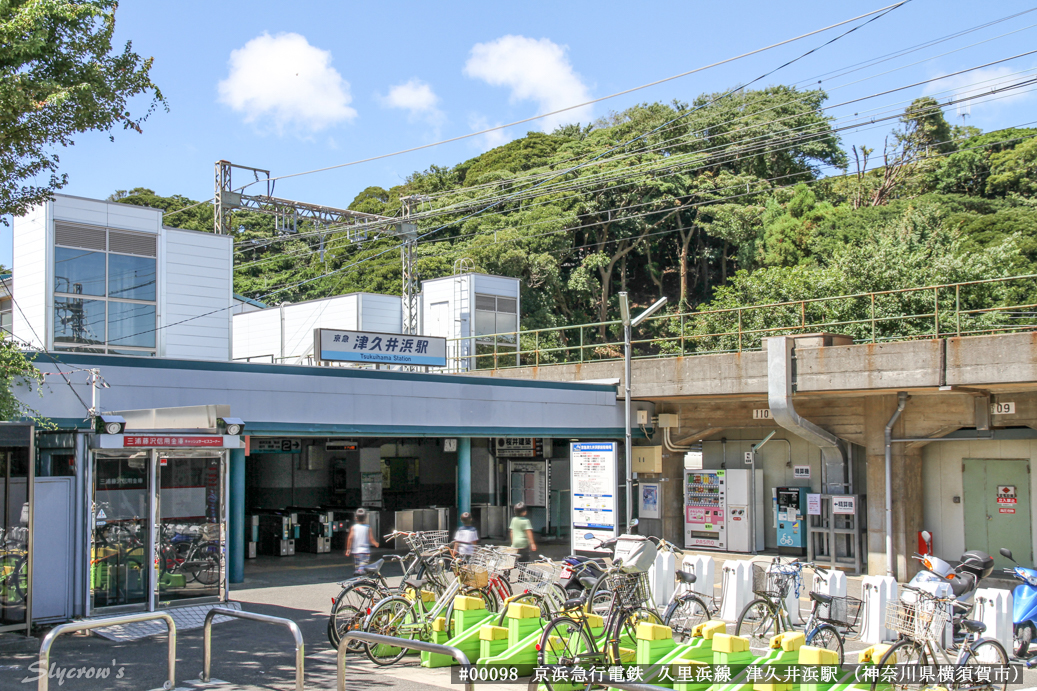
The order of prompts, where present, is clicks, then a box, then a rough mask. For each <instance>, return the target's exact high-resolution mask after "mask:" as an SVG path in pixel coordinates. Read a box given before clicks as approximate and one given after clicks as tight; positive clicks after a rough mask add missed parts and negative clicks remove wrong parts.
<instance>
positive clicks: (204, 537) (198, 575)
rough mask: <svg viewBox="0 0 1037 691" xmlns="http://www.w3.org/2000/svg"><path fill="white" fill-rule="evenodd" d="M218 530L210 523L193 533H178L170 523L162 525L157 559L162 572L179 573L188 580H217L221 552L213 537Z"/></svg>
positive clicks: (201, 582) (209, 584) (203, 582)
mask: <svg viewBox="0 0 1037 691" xmlns="http://www.w3.org/2000/svg"><path fill="white" fill-rule="evenodd" d="M209 526H213V527H212V528H210V527H209ZM218 530H219V528H218V526H215V525H214V524H211V523H209V524H205V525H202V526H199V528H198V530H197V532H196V534H195V535H193V536H192V535H188V534H186V533H179V532H177V531H176V529H175V528H173V527H172V526H169V525H165V526H162V544H161V547H160V548H159V559H158V563H159V567H160V569H161V571H162V573H164V574H165V573H170V574H174V573H180V574H183V575H184V576H185V577H187V581H188V582H190V581H197V582H198V583H200V584H202V585H205V586H211V585H215V584H216V583H217V582H218V581H219V580H220V555H221V553H222V550H221V549H220V544H219V542H218V541H216V540H214V539H213V538H214V537H215V534H216V533H218Z"/></svg>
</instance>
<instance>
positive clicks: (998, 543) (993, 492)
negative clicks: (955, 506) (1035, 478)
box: [962, 458, 1033, 567]
mask: <svg viewBox="0 0 1037 691" xmlns="http://www.w3.org/2000/svg"><path fill="white" fill-rule="evenodd" d="M962 481H963V484H964V487H965V497H964V501H965V507H964V508H965V548H966V549H978V550H982V551H984V552H986V553H987V554H989V555H990V556H992V557H994V564H995V565H996V566H999V567H1005V566H1010V562H1009V561H1008V560H1007V559H1005V558H1004V557H1002V556H1001V555H1000V554H999V553H998V550H999V549H1001V548H1002V547H1007V548H1008V549H1010V550H1012V554H1013V555H1014V556H1015V558H1016V560H1018V562H1019V563H1020V564H1023V565H1025V566H1029V565H1030V564H1033V539H1032V538H1031V535H1030V462H1029V461H1027V460H1019V461H1005V460H996V461H995V460H987V459H983V458H966V459H965V461H964V464H963V466H962Z"/></svg>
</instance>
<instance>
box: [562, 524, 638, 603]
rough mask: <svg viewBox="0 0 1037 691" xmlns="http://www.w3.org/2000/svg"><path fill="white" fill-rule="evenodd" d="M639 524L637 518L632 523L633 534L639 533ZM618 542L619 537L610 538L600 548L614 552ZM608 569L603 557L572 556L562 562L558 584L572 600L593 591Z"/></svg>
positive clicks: (600, 544)
mask: <svg viewBox="0 0 1037 691" xmlns="http://www.w3.org/2000/svg"><path fill="white" fill-rule="evenodd" d="M638 523H639V521H638V520H637V519H636V518H635V519H633V520H632V521H630V531H631V532H633V533H636V532H637V526H638ZM588 539H590V534H588ZM618 540H619V538H618V537H614V538H610V539H608V540H605V541H604V542H601V543H599V545H598V547H600V548H603V549H607V550H613V549H615V547H616V542H617V541H618ZM606 568H608V563H607V562H606V560H605V558H603V557H585V556H582V555H579V554H570V555H569V556H567V557H566V558H565V559H563V560H562V572H561V574H560V575H559V576H558V584H559V585H560V586H562V587H563V588H565V592H566V593H568V595H569V597H570V598H576V597H580V596H582V595H583V594H584V593H589V592H590V591H591V589H592V588H593V587H594V584H595V583H597V582H598V579H599V578H600V577H601V574H603V573H605V569H606Z"/></svg>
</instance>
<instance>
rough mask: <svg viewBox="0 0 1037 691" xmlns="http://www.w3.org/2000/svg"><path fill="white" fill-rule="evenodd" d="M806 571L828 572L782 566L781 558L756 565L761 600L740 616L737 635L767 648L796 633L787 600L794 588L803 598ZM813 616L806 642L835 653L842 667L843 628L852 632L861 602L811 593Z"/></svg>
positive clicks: (794, 564) (800, 564)
mask: <svg viewBox="0 0 1037 691" xmlns="http://www.w3.org/2000/svg"><path fill="white" fill-rule="evenodd" d="M804 568H810V569H813V570H814V571H817V572H820V573H822V574H824V573H825V571H824V570H823V569H821V568H820V567H819V566H817V565H816V564H812V563H807V562H799V561H792V562H787V563H784V564H783V563H781V560H780V559H778V558H777V557H776V558H775V559H774V561H773V562H772V563H771V564H770V565H768V567H767V568H764V567H762V566H760V565H759V564H753V592H754V593H755V594H756V595H758V597H757V598H756V599H755V600H753V601H752V602H750V603H749V604H747V605H746V606H745V608H744V609H743V610H742V613H741V615H739V617H738V624H737V625H736V626H735V635H736V636H743V635H745V636H747V637H748V638H749V642H750V646H754V647H757V648H764V647H766V646H767V645H768V644H769V643H770V639H771V638H773V637H774V636H776V635H778V634H780V633H784V632H785V631H795V630H796V628H795V627H794V626H793V624H792V617H791V615H790V614H789V611H788V609H787V607H786V604H785V598H786V597H787V596H788V594H789V591H790V590H791V589H792V587H793V585H795V588H796V595H797V597H798V595H799V587H800V580H801V572H802V571H803V569H804ZM810 602H811V607H810V615H809V616H808V617H807V621H806V623H805V625H804V632H805V633H806V643H807V645H811V646H814V647H818V648H826V649H828V650H832V651H835V652H836V653H838V655H839V664H842V663H843V660H844V652H843V644H844V640H843V635H842V634H841V633H840V632H839V627H843V628H845V629H847V630H848V631H852V630H853V627H854V626H856V624H857V618H858V616H859V615H860V610H861V601H860V600H859V599H857V598H855V597H854V598H851V597H836V596H832V595H824V594H822V593H815V592H811V593H810Z"/></svg>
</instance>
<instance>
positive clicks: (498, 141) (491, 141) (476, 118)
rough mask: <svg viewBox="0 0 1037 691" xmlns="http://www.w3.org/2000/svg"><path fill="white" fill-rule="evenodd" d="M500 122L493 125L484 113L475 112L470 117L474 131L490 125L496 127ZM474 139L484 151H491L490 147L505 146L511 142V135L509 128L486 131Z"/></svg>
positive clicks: (469, 124)
mask: <svg viewBox="0 0 1037 691" xmlns="http://www.w3.org/2000/svg"><path fill="white" fill-rule="evenodd" d="M500 124H501V123H499V122H498V123H497V124H496V125H491V124H490V123H489V121H488V120H487V119H486V118H485V117H483V116H482V115H475V114H473V115H470V116H469V117H468V126H469V127H470V128H472V131H473V132H479V131H481V130H485V129H488V128H490V127H496V126H497V125H500ZM474 141H475V143H476V146H477V147H478V148H480V149H482V150H483V151H489V150H490V149H496V148H497V147H498V146H503V145H504V144H507V143H508V142H510V141H511V136H510V135H509V134H508V132H507V130H493V131H492V132H486V133H485V134H482V135H480V136H479V137H477V138H476V139H475V140H474Z"/></svg>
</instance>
